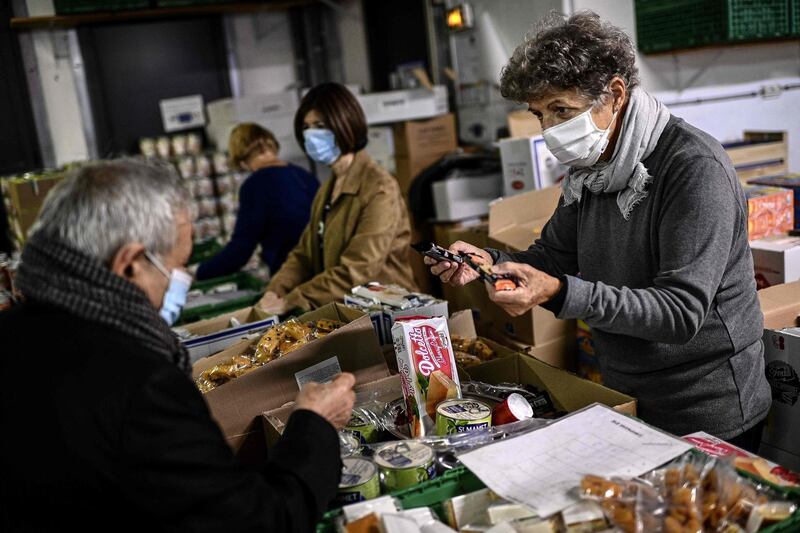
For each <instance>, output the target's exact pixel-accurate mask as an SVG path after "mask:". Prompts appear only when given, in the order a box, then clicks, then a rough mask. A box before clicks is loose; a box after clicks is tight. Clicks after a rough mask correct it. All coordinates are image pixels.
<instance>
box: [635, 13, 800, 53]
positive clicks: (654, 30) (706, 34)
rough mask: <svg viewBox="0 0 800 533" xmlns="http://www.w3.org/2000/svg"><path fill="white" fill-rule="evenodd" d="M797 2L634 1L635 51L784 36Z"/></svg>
mask: <svg viewBox="0 0 800 533" xmlns="http://www.w3.org/2000/svg"><path fill="white" fill-rule="evenodd" d="M798 1H800V0H636V2H635V5H636V33H637V40H638V46H639V50H641V51H642V52H644V53H654V52H667V51H670V50H677V49H683V48H696V47H698V46H705V45H714V44H730V43H736V42H743V41H757V40H763V39H775V38H782V37H787V36H789V35H790V34H791V31H792V25H791V23H790V11H791V8H792V4H793V3H794V2H798Z"/></svg>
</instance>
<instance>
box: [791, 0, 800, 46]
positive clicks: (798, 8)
mask: <svg viewBox="0 0 800 533" xmlns="http://www.w3.org/2000/svg"><path fill="white" fill-rule="evenodd" d="M789 33H790V34H791V35H793V36H795V37H800V0H790V3H789Z"/></svg>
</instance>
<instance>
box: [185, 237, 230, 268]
mask: <svg viewBox="0 0 800 533" xmlns="http://www.w3.org/2000/svg"><path fill="white" fill-rule="evenodd" d="M220 251H222V245H221V244H220V243H219V241H218V240H217V239H208V240H205V241H200V242H196V243H194V246H192V255H191V257H189V264H190V265H196V264H197V263H202V262H204V261H208V260H209V259H211V258H212V257H214V256H215V255H217V254H218V253H219V252H220Z"/></svg>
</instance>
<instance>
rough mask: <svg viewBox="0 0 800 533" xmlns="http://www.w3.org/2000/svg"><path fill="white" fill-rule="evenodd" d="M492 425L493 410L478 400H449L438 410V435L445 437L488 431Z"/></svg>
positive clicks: (440, 405)
mask: <svg viewBox="0 0 800 533" xmlns="http://www.w3.org/2000/svg"><path fill="white" fill-rule="evenodd" d="M491 425H492V410H491V409H489V406H488V405H486V404H484V403H483V402H479V401H476V400H449V401H446V402H443V403H441V404H439V407H438V408H437V410H436V434H437V435H441V436H445V435H452V434H454V433H466V432H468V431H477V430H479V429H486V428H488V427H490V426H491Z"/></svg>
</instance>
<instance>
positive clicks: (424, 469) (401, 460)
mask: <svg viewBox="0 0 800 533" xmlns="http://www.w3.org/2000/svg"><path fill="white" fill-rule="evenodd" d="M375 464H376V465H377V466H378V474H379V475H380V480H381V486H382V487H383V490H384V492H386V493H389V492H394V491H396V490H401V489H407V488H408V487H413V486H414V485H416V484H418V483H422V482H423V481H428V480H429V479H433V478H435V477H436V466H435V455H434V453H433V449H431V448H430V447H429V446H426V445H425V444H422V443H420V442H413V441H401V442H390V443H389V444H384V445H383V446H381V447H380V448H378V450H377V451H376V452H375Z"/></svg>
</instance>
